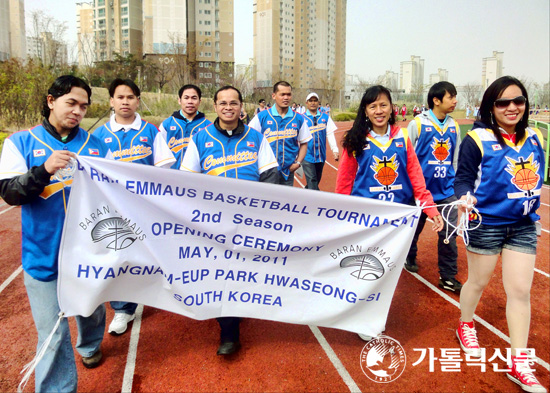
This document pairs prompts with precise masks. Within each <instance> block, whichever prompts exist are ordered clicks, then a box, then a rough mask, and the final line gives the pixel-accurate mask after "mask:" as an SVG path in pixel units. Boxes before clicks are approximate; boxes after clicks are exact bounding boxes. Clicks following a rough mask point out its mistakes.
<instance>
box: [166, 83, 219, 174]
mask: <svg viewBox="0 0 550 393" xmlns="http://www.w3.org/2000/svg"><path fill="white" fill-rule="evenodd" d="M201 98H202V91H201V89H200V87H198V86H196V85H184V86H182V87H181V88H180V90H179V92H178V104H179V105H180V109H179V110H177V111H175V112H174V113H172V116H170V117H169V118H167V119H166V120H164V121H163V122H162V124H161V125H160V127H159V130H160V132H161V133H162V135H164V138H165V139H166V142H167V144H168V147H169V148H170V150H171V151H172V154H173V155H174V158H175V159H176V162H174V163H173V164H172V166H171V168H172V169H178V170H179V169H180V166H181V159H182V158H183V156H184V155H185V151H186V150H187V145H188V144H189V140H190V139H191V137H192V136H193V135H195V134H196V133H197V132H199V131H200V130H202V129H203V128H206V127H208V126H209V125H210V124H212V122H211V121H210V120H208V119H207V118H206V117H205V115H204V113H202V112H200V111H199V107H200V105H201Z"/></svg>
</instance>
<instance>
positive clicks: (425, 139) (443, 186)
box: [411, 111, 460, 201]
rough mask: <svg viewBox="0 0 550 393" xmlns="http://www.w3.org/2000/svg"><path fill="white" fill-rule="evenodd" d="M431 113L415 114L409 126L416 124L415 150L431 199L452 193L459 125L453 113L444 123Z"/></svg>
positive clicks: (437, 198) (438, 199) (449, 195)
mask: <svg viewBox="0 0 550 393" xmlns="http://www.w3.org/2000/svg"><path fill="white" fill-rule="evenodd" d="M431 114H432V112H431V111H430V112H429V114H424V115H422V114H421V115H420V116H416V117H415V118H414V122H411V126H416V130H417V132H418V139H417V140H416V145H415V147H414V150H415V152H416V155H417V157H418V161H419V162H420V166H421V167H422V172H423V173H424V179H425V180H426V188H427V189H428V190H429V191H430V192H431V193H432V196H433V198H434V200H436V201H440V200H443V199H446V198H449V197H451V196H453V195H454V179H455V167H456V162H454V161H455V160H456V159H455V157H456V150H457V147H458V143H459V141H460V136H459V133H460V128H459V127H458V124H457V123H456V122H455V121H454V119H453V118H452V117H449V116H447V118H446V119H445V121H444V123H443V124H437V123H436V122H435V121H434V120H431V119H430V115H431ZM411 138H412V137H411Z"/></svg>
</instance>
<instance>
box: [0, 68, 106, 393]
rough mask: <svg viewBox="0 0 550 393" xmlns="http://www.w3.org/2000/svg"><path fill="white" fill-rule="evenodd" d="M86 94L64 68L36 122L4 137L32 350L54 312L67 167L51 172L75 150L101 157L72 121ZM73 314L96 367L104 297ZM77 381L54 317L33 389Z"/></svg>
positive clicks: (2, 175) (2, 188)
mask: <svg viewBox="0 0 550 393" xmlns="http://www.w3.org/2000/svg"><path fill="white" fill-rule="evenodd" d="M91 96H92V91H91V89H90V87H89V86H88V85H87V84H86V82H84V81H83V80H82V79H79V78H76V77H74V76H72V75H64V76H60V77H59V78H57V79H56V80H55V81H54V83H53V84H52V85H51V87H50V88H49V89H48V95H47V96H46V97H45V99H44V104H43V109H42V115H43V116H44V120H43V122H42V124H41V125H38V126H35V127H33V128H31V129H30V130H27V131H20V132H16V133H15V134H13V135H11V136H10V137H9V138H8V139H6V141H5V142H4V146H3V149H2V156H1V158H0V196H1V197H2V198H3V199H4V201H6V203H8V204H10V205H17V206H21V227H22V248H23V251H22V255H21V259H22V263H23V270H24V281H25V287H26V289H27V296H28V298H29V303H30V306H31V311H32V316H33V319H34V324H35V326H36V330H37V331H38V344H37V351H38V349H39V348H40V347H41V346H42V343H43V342H44V341H45V340H46V338H47V337H48V335H49V334H50V332H52V330H53V328H54V326H55V324H56V322H57V320H58V318H59V317H58V314H59V312H60V310H59V303H58V301H57V278H58V268H57V263H58V252H59V246H60V242H61V233H62V230H63V221H64V219H65V211H66V208H67V203H68V199H69V195H70V189H71V188H70V187H71V186H70V185H71V183H72V177H73V175H72V173H70V172H69V173H66V174H64V175H61V174H58V175H55V174H56V172H57V171H58V170H60V169H64V168H65V167H67V166H68V165H69V164H70V161H71V159H72V158H75V157H76V156H77V155H82V156H96V157H105V156H106V155H107V154H108V150H107V149H106V148H105V147H104V146H103V145H102V144H101V142H100V141H99V140H98V139H97V138H95V137H94V136H92V135H90V134H88V133H87V132H86V131H85V130H83V129H82V128H80V127H79V125H80V122H81V121H82V118H83V117H84V115H85V114H86V111H87V109H88V106H89V105H90V98H91ZM54 175H55V176H54ZM75 262H77V261H75ZM75 319H76V325H77V329H78V340H77V342H76V350H77V351H78V353H79V354H80V355H81V356H82V363H83V364H84V366H85V367H87V368H94V367H97V366H98V365H99V363H100V361H101V358H102V353H101V350H100V346H101V342H102V341H103V334H104V331H105V305H103V304H102V305H100V306H99V307H98V308H97V309H96V310H95V311H94V313H93V314H92V315H91V316H90V317H81V316H77V317H75ZM13 356H15V355H14V354H13ZM77 382H78V376H77V371H76V364H75V358H74V352H73V346H72V344H71V334H70V331H69V323H68V322H67V319H66V318H62V320H61V324H60V325H59V327H58V328H57V330H56V332H55V334H54V335H53V338H52V340H51V342H50V345H49V347H48V348H47V350H46V352H45V354H44V357H43V358H42V360H41V361H40V362H39V363H38V365H37V366H36V369H35V389H36V391H37V392H69V391H70V392H76V391H77ZM14 390H15V389H14Z"/></svg>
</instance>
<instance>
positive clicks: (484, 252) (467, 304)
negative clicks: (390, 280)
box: [455, 76, 546, 392]
mask: <svg viewBox="0 0 550 393" xmlns="http://www.w3.org/2000/svg"><path fill="white" fill-rule="evenodd" d="M528 113H529V100H528V96H527V91H526V89H525V87H524V86H523V85H522V83H521V82H520V81H519V80H518V79H516V78H513V77H510V76H504V77H501V78H499V79H497V80H496V81H494V82H493V83H492V84H491V85H490V86H489V87H488V88H487V90H486V91H485V93H484V95H483V99H482V101H481V107H480V111H479V117H478V121H477V122H475V123H474V127H473V129H472V131H470V132H468V135H467V136H466V137H465V138H464V140H463V141H462V145H461V148H460V155H459V159H458V170H457V175H456V180H455V194H456V196H457V197H458V198H459V199H460V200H461V201H464V204H463V205H461V206H460V210H461V211H462V212H463V213H468V212H469V208H468V206H466V203H468V204H470V205H473V206H475V207H476V208H477V209H478V211H479V213H480V215H481V223H480V224H479V222H478V220H477V219H476V217H473V220H472V222H471V223H470V227H471V228H474V229H472V230H470V231H469V232H468V235H469V244H468V245H467V247H466V249H467V257H468V280H467V281H466V283H465V284H464V287H463V288H462V292H461V293H460V311H461V318H460V321H459V326H458V329H457V331H456V335H457V337H458V339H459V342H460V346H461V347H462V349H463V350H464V352H466V353H467V354H470V355H471V356H476V357H480V356H482V351H481V348H480V346H479V343H478V340H477V335H476V330H475V327H474V321H473V318H474V313H475V310H476V307H477V305H478V303H479V300H480V298H481V295H482V294H483V290H484V289H485V287H486V286H487V284H488V283H489V280H490V279H491V277H492V276H493V272H494V270H495V266H496V264H497V261H498V259H499V256H500V257H501V259H502V284H503V286H504V290H505V292H506V320H507V322H508V331H509V335H510V346H511V351H512V353H511V355H512V357H511V361H510V363H509V364H508V365H509V367H510V369H511V370H510V371H509V372H508V374H507V376H508V378H509V379H510V380H512V381H513V382H515V383H517V384H518V385H519V386H521V388H522V389H523V390H525V391H528V392H546V389H545V388H544V387H543V386H542V385H540V383H539V382H538V381H537V379H536V378H535V376H534V375H533V373H532V370H531V369H530V367H529V362H530V361H531V362H532V361H533V359H532V358H531V357H530V356H528V353H527V351H526V348H528V347H527V345H528V342H527V341H528V337H529V325H530V321H531V302H530V292H531V284H532V281H533V273H534V268H535V257H536V251H537V233H536V232H537V230H536V224H535V222H536V221H538V220H539V219H540V217H539V216H538V215H537V213H536V211H537V209H538V207H539V205H540V192H541V188H542V184H543V178H544V150H543V143H544V140H543V138H542V134H541V132H540V131H539V130H537V129H531V128H529V127H528V118H529V116H528ZM474 216H475V215H474ZM477 224H479V226H478V227H477V228H476V227H475V226H476V225H477ZM531 364H533V363H531Z"/></svg>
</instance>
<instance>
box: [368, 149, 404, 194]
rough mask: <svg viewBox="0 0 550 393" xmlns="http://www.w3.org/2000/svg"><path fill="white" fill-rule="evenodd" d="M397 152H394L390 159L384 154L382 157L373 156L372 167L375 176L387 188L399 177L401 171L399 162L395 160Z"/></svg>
mask: <svg viewBox="0 0 550 393" xmlns="http://www.w3.org/2000/svg"><path fill="white" fill-rule="evenodd" d="M395 158H396V154H394V155H393V156H392V157H391V158H390V159H388V157H386V156H384V157H382V158H381V159H380V158H378V157H376V156H375V157H373V159H374V164H372V165H371V169H372V170H373V171H374V178H375V179H376V181H377V182H378V183H379V184H380V185H382V186H384V187H385V188H386V189H388V188H389V186H391V185H392V184H393V183H395V180H397V177H398V176H399V173H398V172H397V168H399V163H398V162H396V161H395Z"/></svg>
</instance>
